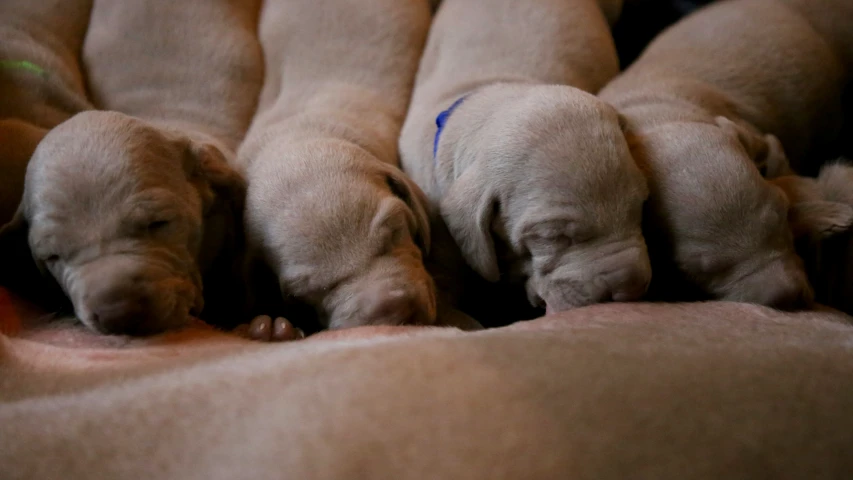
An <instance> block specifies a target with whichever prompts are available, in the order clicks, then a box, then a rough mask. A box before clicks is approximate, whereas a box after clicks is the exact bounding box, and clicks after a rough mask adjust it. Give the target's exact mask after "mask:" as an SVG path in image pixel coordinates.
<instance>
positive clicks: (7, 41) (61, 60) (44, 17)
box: [0, 0, 92, 225]
mask: <svg viewBox="0 0 853 480" xmlns="http://www.w3.org/2000/svg"><path fill="white" fill-rule="evenodd" d="M91 8H92V0H73V1H62V0H45V1H39V2H31V1H26V0H4V1H3V2H2V3H0V19H2V20H0V92H3V94H2V95H0V225H2V224H4V223H6V222H8V221H9V220H10V219H11V218H12V215H13V214H14V212H15V209H16V208H17V206H18V202H20V199H21V194H22V193H23V183H24V172H25V170H26V165H27V161H28V160H29V159H30V156H31V155H32V153H33V151H34V150H35V147H36V145H37V144H38V142H39V141H40V140H41V139H42V137H44V135H45V134H46V133H47V130H48V129H50V128H53V127H55V126H56V125H58V124H59V123H60V122H62V121H64V120H66V119H68V118H69V117H71V116H72V115H74V114H75V113H77V112H80V111H83V110H89V109H91V108H92V105H91V104H90V103H89V101H88V100H87V98H86V88H85V83H84V81H83V74H82V73H81V68H80V62H79V59H80V49H81V48H82V45H83V37H84V35H85V32H86V26H87V25H88V23H89V14H90V11H91Z"/></svg>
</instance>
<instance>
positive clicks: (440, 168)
mask: <svg viewBox="0 0 853 480" xmlns="http://www.w3.org/2000/svg"><path fill="white" fill-rule="evenodd" d="M620 8H621V2H619V1H601V2H597V1H593V0H533V1H527V2H517V1H512V0H500V1H489V2H485V1H482V0H445V1H444V2H443V3H442V4H441V6H440V7H439V10H438V12H437V14H436V17H435V19H434V21H433V25H432V29H431V31H430V36H429V40H428V43H427V46H426V50H425V52H424V55H423V59H422V60H421V64H420V69H419V71H418V76H417V81H416V85H415V91H414V94H413V99H412V105H411V108H410V110H409V113H408V115H407V117H406V123H405V125H404V127H403V131H402V135H401V138H400V152H401V160H402V164H403V168H404V170H405V171H406V172H407V173H409V174H410V175H411V177H412V178H413V179H414V180H415V182H417V183H418V185H420V186H421V188H422V189H423V190H424V191H425V192H426V193H427V195H428V197H429V199H430V201H431V205H432V207H434V208H435V209H436V210H438V211H439V212H440V215H441V219H442V220H443V221H444V222H445V223H446V225H447V228H448V229H449V232H450V234H451V235H452V237H453V239H455V241H456V243H457V244H458V246H459V248H460V249H461V253H462V256H463V257H464V260H465V262H467V264H468V265H469V266H470V267H471V268H473V269H474V270H475V271H476V272H477V273H478V274H479V275H480V276H481V277H482V278H484V279H486V280H488V281H490V282H498V281H501V283H502V284H503V283H508V284H512V285H514V286H516V287H521V288H523V289H525V291H526V296H527V300H528V301H529V302H530V303H531V304H532V305H535V306H546V307H547V308H548V309H549V310H552V311H559V310H566V309H569V308H572V307H577V306H581V305H586V304H590V303H595V302H602V301H609V300H615V301H629V300H637V299H639V298H640V297H641V296H642V295H643V294H644V292H645V291H646V287H647V285H648V283H649V279H650V276H651V271H650V267H649V261H648V256H647V252H646V245H645V242H644V239H643V236H642V232H641V212H642V207H643V202H644V201H645V199H646V196H647V193H648V192H647V186H646V180H645V178H644V177H643V175H642V172H641V171H640V170H639V169H638V168H637V166H636V165H635V163H634V161H633V159H632V158H631V156H630V153H629V150H628V145H627V143H626V141H625V138H624V136H623V133H622V128H621V124H620V119H619V116H618V114H617V112H616V110H615V109H613V108H612V107H611V106H609V105H607V104H606V103H605V102H603V101H601V100H599V99H598V98H596V97H595V96H594V95H592V93H594V92H597V91H598V89H600V88H601V87H602V86H604V84H605V83H606V82H607V81H608V80H610V79H611V78H612V77H613V76H615V75H616V74H617V73H618V70H619V65H618V60H617V57H616V51H615V49H614V46H613V40H612V38H611V35H610V30H609V25H610V24H612V23H613V22H614V21H615V20H616V18H617V17H618V14H619V11H620ZM507 32H513V33H512V34H508V33H507Z"/></svg>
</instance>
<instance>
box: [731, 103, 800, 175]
mask: <svg viewBox="0 0 853 480" xmlns="http://www.w3.org/2000/svg"><path fill="white" fill-rule="evenodd" d="M716 122H717V125H719V127H720V128H722V129H723V130H724V131H726V132H727V133H728V134H729V135H731V136H733V137H735V138H737V140H738V141H739V142H740V144H741V145H743V148H744V149H745V150H746V153H747V155H749V158H750V159H752V162H753V163H754V164H755V166H756V168H758V171H759V172H761V175H762V176H764V177H767V178H775V177H780V176H783V175H791V174H792V173H793V171H792V170H791V165H790V163H789V162H788V157H787V156H786V155H785V149H784V148H783V147H782V143H781V142H780V141H779V139H778V138H776V136H775V135H770V134H767V135H761V134H760V133H758V132H757V131H755V130H753V129H752V128H751V127H748V126H745V125H742V124H739V123H735V122H733V121H731V120H729V119H728V118H726V117H717V118H716Z"/></svg>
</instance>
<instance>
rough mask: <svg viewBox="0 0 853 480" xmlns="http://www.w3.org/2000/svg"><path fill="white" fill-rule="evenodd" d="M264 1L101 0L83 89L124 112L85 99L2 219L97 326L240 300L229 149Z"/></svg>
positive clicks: (129, 326)
mask: <svg viewBox="0 0 853 480" xmlns="http://www.w3.org/2000/svg"><path fill="white" fill-rule="evenodd" d="M258 10H259V6H258V4H257V3H252V2H245V1H242V0H240V1H237V0H234V1H232V2H229V1H217V2H169V1H146V2H133V3H130V4H129V3H127V2H121V1H109V0H107V1H103V2H100V1H99V2H98V4H97V5H96V6H95V8H94V10H93V12H92V18H91V26H90V29H89V33H88V35H87V37H86V40H85V45H84V59H85V62H86V66H87V68H88V76H89V82H90V83H89V88H90V91H91V92H92V95H93V98H94V99H95V100H96V102H97V104H98V106H99V107H102V108H105V109H108V110H115V111H119V112H123V113H118V112H112V111H101V112H85V113H82V114H78V115H77V116H75V117H73V118H71V119H70V120H68V121H67V122H65V123H63V124H62V125H60V126H59V127H57V128H56V129H55V130H53V131H52V132H51V133H49V134H48V135H47V136H46V137H45V139H44V140H43V141H42V142H41V143H40V144H39V147H38V149H37V150H36V153H35V155H34V158H33V160H32V163H31V164H30V166H29V168H28V171H27V178H26V184H25V194H24V201H23V202H22V205H21V208H20V210H19V212H18V215H17V217H16V219H15V221H14V222H13V224H12V225H10V226H8V227H7V228H6V230H5V232H4V234H5V235H6V236H7V238H17V239H18V242H17V243H18V244H19V245H20V244H21V243H23V245H24V248H26V247H27V246H28V247H29V248H30V249H31V250H32V253H33V257H34V258H35V259H36V261H37V264H38V266H39V267H41V268H42V269H43V270H44V271H45V272H46V273H49V274H50V275H51V277H52V278H53V279H55V280H56V283H58V285H59V286H60V287H61V288H62V290H63V292H64V293H65V294H66V295H67V296H68V297H69V298H70V300H71V302H72V303H73V308H74V311H75V313H76V315H77V317H78V318H79V319H80V320H81V321H82V322H83V323H84V324H86V325H87V326H89V327H90V328H92V329H95V330H97V331H100V332H103V333H111V334H118V333H123V334H150V333H155V332H159V331H162V330H165V329H169V328H174V327H179V326H182V325H184V324H185V323H186V322H187V321H188V319H189V315H190V314H193V315H197V314H199V313H200V312H201V310H202V308H203V307H204V306H205V302H204V300H205V298H207V299H208V300H210V301H209V302H207V312H206V313H207V315H206V318H212V317H213V316H217V315H222V316H227V314H228V313H229V312H230V310H229V307H232V306H235V305H237V306H239V304H240V295H238V292H239V289H238V286H239V280H237V279H235V278H234V274H235V273H236V272H235V271H234V268H236V267H235V263H237V262H238V261H239V259H237V258H234V252H239V251H240V236H239V234H238V232H239V231H240V225H241V224H242V217H241V213H242V205H243V200H244V196H245V182H244V181H243V179H242V177H240V175H239V174H237V173H236V171H234V170H232V169H231V168H230V167H229V166H228V160H229V157H233V155H234V153H233V150H234V148H236V144H237V143H238V142H239V140H240V138H241V137H242V136H243V134H244V133H245V130H246V128H247V127H248V123H249V121H250V118H251V115H252V111H253V109H254V106H255V104H256V102H257V94H258V92H259V91H260V84H261V80H262V70H263V64H262V61H263V59H262V57H261V53H260V45H259V44H258V42H257V38H256V22H257V14H258ZM155 27H156V35H154V34H152V28H155ZM128 59H132V61H127V60H128ZM21 239H23V242H21V241H20V240H21ZM202 285H204V291H202ZM203 293H204V296H203V295H202V294H203ZM217 301H218V302H219V304H218V305H217V303H216V302H217Z"/></svg>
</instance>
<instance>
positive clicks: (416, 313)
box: [366, 288, 426, 325]
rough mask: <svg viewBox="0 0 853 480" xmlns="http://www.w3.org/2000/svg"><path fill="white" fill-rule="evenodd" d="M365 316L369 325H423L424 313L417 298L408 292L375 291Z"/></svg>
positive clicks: (401, 290)
mask: <svg viewBox="0 0 853 480" xmlns="http://www.w3.org/2000/svg"><path fill="white" fill-rule="evenodd" d="M372 296H373V298H372V299H371V301H370V304H369V306H368V309H367V312H366V315H367V321H368V322H369V323H371V324H381V325H406V324H419V323H423V319H424V318H425V317H426V312H425V311H424V309H423V308H422V306H421V305H420V304H419V302H418V296H417V295H416V294H415V293H414V292H412V291H409V290H405V289H402V288H397V289H393V290H388V291H375V292H374V293H373V295H372Z"/></svg>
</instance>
